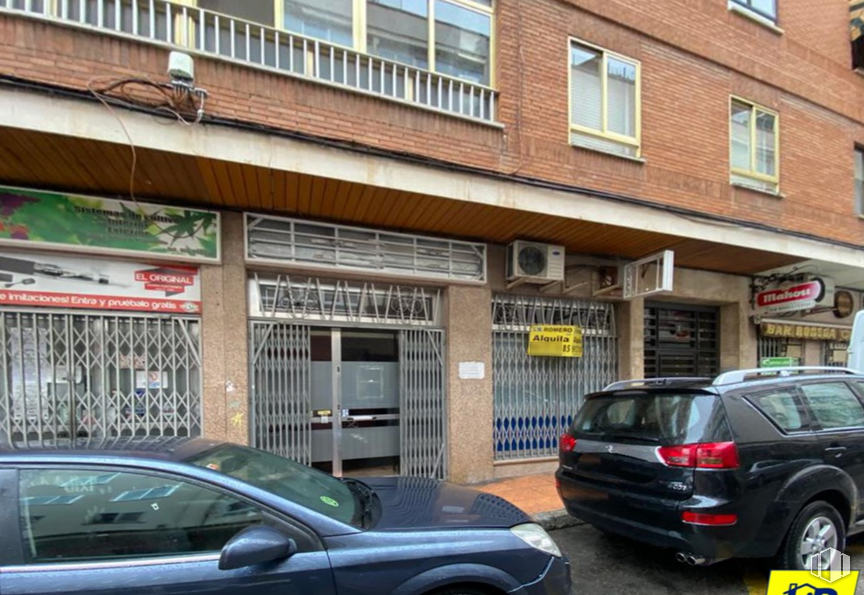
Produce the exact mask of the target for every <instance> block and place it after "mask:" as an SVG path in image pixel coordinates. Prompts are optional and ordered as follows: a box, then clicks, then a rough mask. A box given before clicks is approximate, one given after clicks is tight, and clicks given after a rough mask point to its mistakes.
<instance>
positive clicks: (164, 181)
mask: <svg viewBox="0 0 864 595" xmlns="http://www.w3.org/2000/svg"><path fill="white" fill-rule="evenodd" d="M136 155H137V167H136V173H135V193H136V197H137V198H138V199H140V200H151V201H161V202H174V203H187V204H195V205H208V206H210V207H217V208H226V209H235V210H240V209H249V210H255V211H262V212H272V213H276V214H284V215H290V216H299V217H308V218H313V219H322V220H327V221H333V222H342V223H351V224H357V225H367V226H376V227H383V228H387V229H391V230H395V231H408V232H417V233H428V234H434V235H445V236H452V237H457V238H463V239H469V240H475V241H484V242H491V243H497V244H506V243H509V242H511V241H513V240H515V239H526V240H536V241H541V242H549V243H554V244H560V245H563V246H565V247H566V248H567V251H568V252H572V253H580V254H592V255H604V256H617V257H622V258H628V259H635V258H640V257H642V256H646V255H648V254H651V253H653V252H657V251H660V250H664V249H673V250H675V253H676V256H675V258H676V264H677V265H679V266H683V267H688V268H696V269H704V270H710V271H718V272H726V273H735V274H753V273H757V272H761V271H764V270H767V269H771V268H776V267H780V266H786V265H789V264H794V263H795V262H799V261H800V260H801V259H798V258H790V257H789V256H786V255H783V254H774V253H769V252H763V251H757V250H749V249H745V248H738V247H734V246H727V245H721V244H714V243H711V242H703V241H699V240H686V239H682V238H680V237H676V236H673V235H664V234H659V233H653V232H646V231H639V230H633V229H626V228H621V227H614V226H610V225H603V224H598V223H591V222H586V221H580V220H574V219H565V218H562V217H555V216H551V215H547V214H543V213H527V212H524V211H516V210H512V209H504V208H498V207H491V206H487V205H479V204H473V203H466V202H460V201H452V200H447V199H441V198H435V197H429V196H424V195H420V194H414V193H410V192H401V191H396V190H391V189H389V188H381V187H374V186H366V185H362V184H355V183H350V182H343V181H339V180H335V179H328V178H315V177H312V176H308V175H302V174H297V173H291V172H284V171H278V170H272V169H266V168H258V167H254V166H250V165H242V164H237V163H229V162H222V161H215V160H211V159H205V158H202V157H191V156H186V155H177V154H168V153H162V152H159V151H153V150H150V149H138V150H137V153H136ZM131 163H132V154H131V151H130V149H129V147H128V146H124V145H114V144H108V143H100V142H96V141H91V140H84V139H77V138H71V137H63V136H56V135H48V134H41V133H34V132H28V131H21V130H17V129H9V128H2V127H0V184H5V185H17V186H25V187H34V188H41V189H46V190H61V191H67V192H80V193H83V194H96V195H105V196H117V197H121V198H122V197H128V196H129V176H130V169H131Z"/></svg>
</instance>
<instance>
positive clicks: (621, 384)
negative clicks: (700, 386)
mask: <svg viewBox="0 0 864 595" xmlns="http://www.w3.org/2000/svg"><path fill="white" fill-rule="evenodd" d="M697 382H704V383H706V384H707V383H709V382H711V379H710V378H698V377H692V378H688V377H672V378H643V379H641V380H620V381H618V382H613V383H612V384H610V385H609V386H607V387H606V388H604V389H603V390H604V391H607V390H627V389H628V388H643V387H648V386H672V385H675V384H693V383H697Z"/></svg>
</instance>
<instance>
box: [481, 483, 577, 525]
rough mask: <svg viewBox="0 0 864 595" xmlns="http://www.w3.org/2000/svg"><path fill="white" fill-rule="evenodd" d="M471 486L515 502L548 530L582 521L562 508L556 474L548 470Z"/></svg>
mask: <svg viewBox="0 0 864 595" xmlns="http://www.w3.org/2000/svg"><path fill="white" fill-rule="evenodd" d="M472 487H476V488H477V489H478V490H481V491H483V492H487V493H489V494H494V495H496V496H500V497H501V498H504V499H505V500H507V501H509V502H511V503H512V504H514V505H516V506H518V507H519V508H521V509H522V510H524V511H525V512H527V513H528V514H529V515H531V517H532V518H533V519H534V520H535V521H536V522H537V523H538V524H540V525H542V526H543V528H545V529H547V530H551V529H563V528H564V527H572V526H574V525H581V524H582V521H579V520H577V519H575V518H573V517H571V516H570V515H568V514H567V512H566V511H565V510H564V506H563V504H561V499H560V498H559V497H558V492H557V491H556V490H555V477H554V476H553V475H552V474H551V473H543V474H540V475H525V476H523V477H513V478H510V479H499V480H497V481H491V482H489V483H485V484H482V485H478V486H472Z"/></svg>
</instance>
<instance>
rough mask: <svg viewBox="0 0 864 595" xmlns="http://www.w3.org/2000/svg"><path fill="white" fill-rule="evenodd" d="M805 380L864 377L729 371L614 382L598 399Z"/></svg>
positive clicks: (818, 370)
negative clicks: (632, 393)
mask: <svg viewBox="0 0 864 595" xmlns="http://www.w3.org/2000/svg"><path fill="white" fill-rule="evenodd" d="M806 380H857V381H861V380H864V374H862V373H861V372H859V371H857V370H851V369H848V368H832V367H827V366H796V367H787V368H754V369H742V370H729V371H727V372H723V373H722V374H720V375H719V376H717V377H716V378H676V377H670V378H645V379H640V380H622V381H619V382H614V383H612V384H610V385H609V386H607V387H606V388H605V389H603V390H602V391H600V392H599V393H595V394H596V395H602V394H610V393H617V392H622V391H640V392H650V393H657V394H660V393H668V392H674V391H681V390H685V391H703V392H706V393H711V394H718V395H720V394H724V393H726V392H729V391H730V390H734V389H740V388H752V387H758V386H771V385H772V384H777V383H788V382H800V381H806Z"/></svg>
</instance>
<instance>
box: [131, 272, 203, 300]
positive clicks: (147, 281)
mask: <svg viewBox="0 0 864 595" xmlns="http://www.w3.org/2000/svg"><path fill="white" fill-rule="evenodd" d="M197 279H198V271H197V270H196V269H188V270H186V269H181V268H176V267H172V268H170V269H168V268H161V269H147V270H145V271H136V272H135V280H136V281H139V282H141V283H143V284H144V289H146V290H147V291H164V292H165V296H166V297H168V296H172V295H177V294H180V293H183V292H184V291H186V288H187V287H192V286H194V285H195V283H196V282H197Z"/></svg>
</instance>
